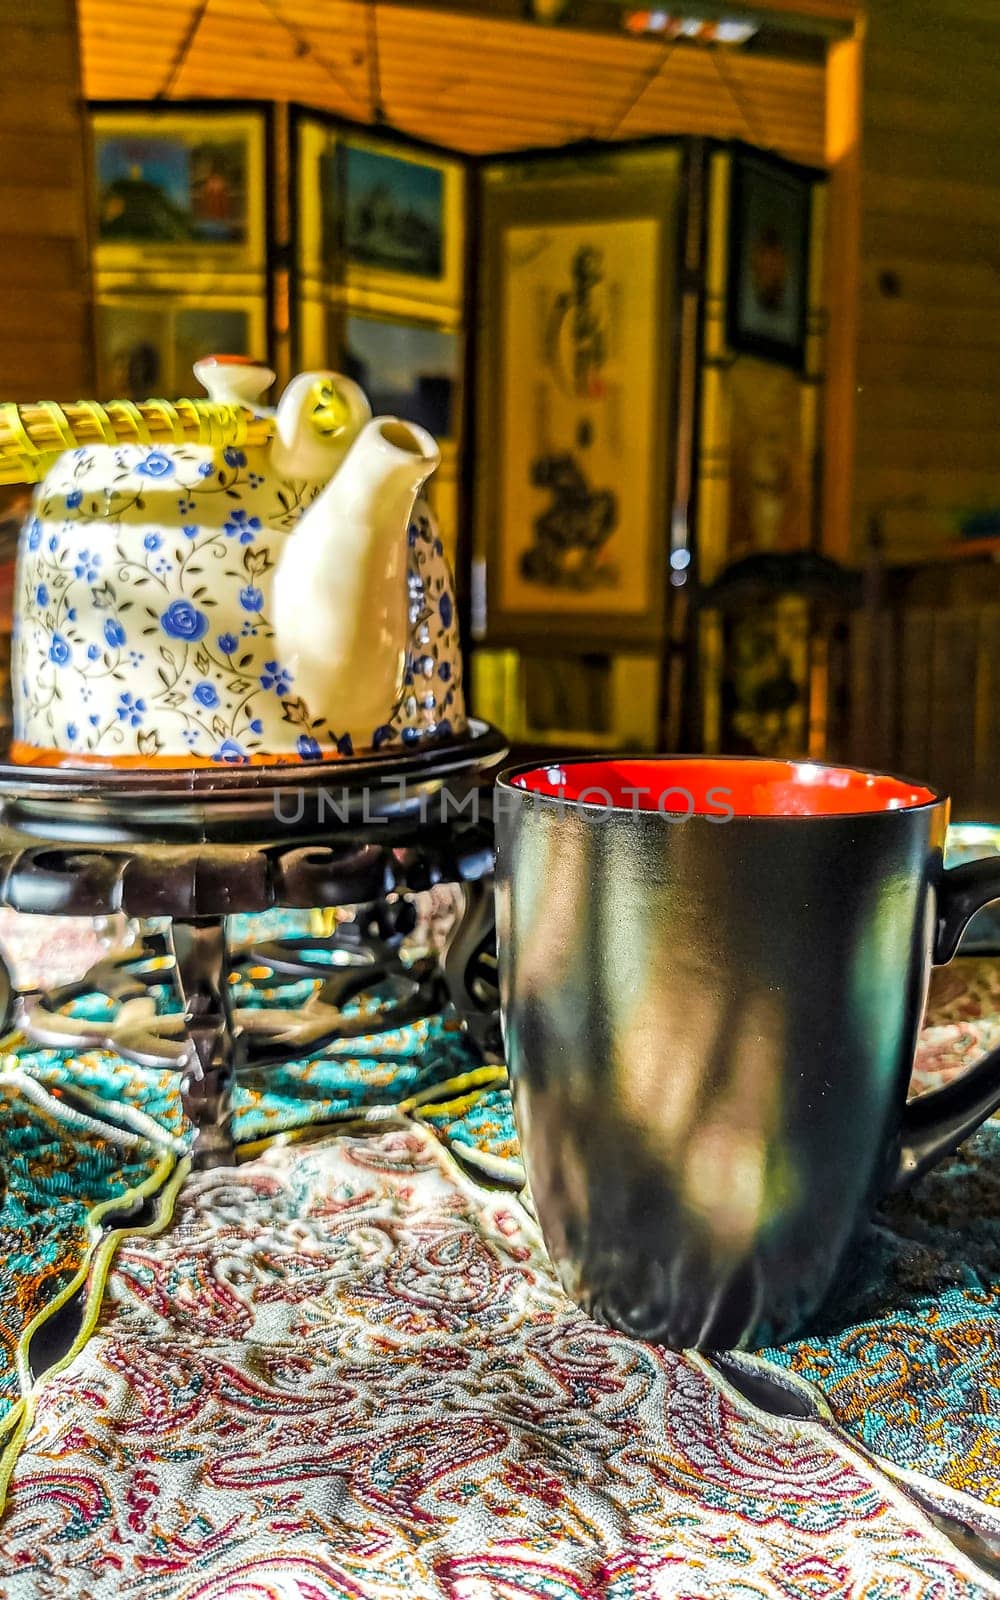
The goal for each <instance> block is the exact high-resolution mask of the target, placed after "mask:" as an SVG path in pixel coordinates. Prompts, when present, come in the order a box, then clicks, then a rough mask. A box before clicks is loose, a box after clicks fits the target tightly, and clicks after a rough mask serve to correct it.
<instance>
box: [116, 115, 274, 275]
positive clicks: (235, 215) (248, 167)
mask: <svg viewBox="0 0 1000 1600" xmlns="http://www.w3.org/2000/svg"><path fill="white" fill-rule="evenodd" d="M93 151H94V156H93V184H94V216H95V220H96V258H97V265H98V270H99V271H100V269H101V268H102V267H103V268H115V267H118V268H133V269H135V270H139V271H141V270H143V269H148V268H150V267H153V266H156V265H161V266H169V265H170V264H171V263H173V264H174V266H175V268H176V266H177V265H178V264H180V263H184V264H185V265H190V264H193V263H194V262H195V261H197V262H198V263H200V264H204V265H206V266H207V265H210V264H212V263H214V267H215V269H216V270H225V269H227V268H228V269H229V270H239V269H241V268H246V267H252V266H260V267H262V266H263V263H264V256H265V205H266V198H265V166H266V159H265V119H264V115H263V113H262V112H260V111H249V110H240V111H232V110H227V109H222V110H217V109H215V108H214V107H208V106H205V107H199V109H198V110H192V111H188V110H183V111H181V110H177V109H175V108H171V109H170V111H166V112H160V111H157V110H156V109H153V108H144V109H143V111H142V113H141V115H140V114H137V113H136V112H135V111H125V110H111V109H100V108H97V109H95V111H94V114H93Z"/></svg>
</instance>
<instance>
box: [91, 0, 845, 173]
mask: <svg viewBox="0 0 1000 1600" xmlns="http://www.w3.org/2000/svg"><path fill="white" fill-rule="evenodd" d="M810 3H813V0H810ZM815 3H816V4H818V5H821V6H822V5H827V4H828V3H829V4H830V5H831V6H833V7H834V9H835V10H837V11H838V12H839V13H841V14H846V13H847V12H849V11H850V10H851V9H852V8H851V0H815ZM80 13H81V26H82V40H83V62H84V76H85V84H86V90H87V94H88V96H89V97H91V98H97V99H100V98H110V99H114V98H139V99H142V98H148V99H153V98H154V97H157V96H161V95H162V96H167V97H169V98H183V97H185V96H190V97H198V96H205V97H208V98H211V97H226V96H236V97H249V98H260V99H264V100H277V101H281V100H296V101H300V102H304V103H306V104H310V105H315V106H317V107H320V108H323V109H326V110H330V111H335V112H338V113H341V114H343V115H346V116H349V117H352V118H354V119H356V120H358V121H362V122H366V121H372V120H374V118H375V113H376V110H379V111H380V112H381V113H382V114H383V115H384V116H385V117H386V118H387V119H388V121H389V122H391V123H392V124H393V126H395V127H397V128H399V129H400V130H401V131H403V132H406V133H410V134H414V135H416V136H418V137H421V138H424V139H428V140H431V141H432V142H434V143H437V144H443V145H448V146H450V147H451V148H453V149H456V150H461V151H466V152H469V153H472V154H476V153H485V152H499V151H505V150H516V149H524V148H529V147H531V146H535V145H561V144H565V143H567V142H568V141H571V140H574V139H581V138H603V139H611V138H632V137H642V136H645V135H651V134H671V133H689V134H706V135H712V136H716V137H719V138H729V137H733V136H735V137H739V138H742V139H747V140H750V141H751V142H753V143H757V144H762V145H766V146H769V147H772V148H774V149H776V150H779V151H783V152H784V153H785V154H786V155H789V156H792V157H793V158H794V159H796V160H799V161H804V162H810V163H814V164H822V162H823V159H824V124H825V79H824V72H823V68H822V66H821V65H819V64H810V63H806V62H799V61H779V60H775V59H773V58H771V57H768V56H765V55H754V54H752V53H744V52H742V51H730V52H726V54H725V60H724V62H723V60H722V58H721V56H720V55H719V54H718V52H713V51H710V50H705V49H702V48H698V47H695V46H692V45H689V44H684V43H681V44H673V43H670V44H664V43H663V42H662V41H659V40H656V39H652V38H633V37H630V36H629V35H627V34H626V33H625V32H624V31H622V32H621V33H612V32H608V33H596V32H587V31H584V30H582V29H576V30H574V29H571V28H563V27H560V28H540V27H538V26H537V25H536V24H534V23H532V22H529V21H519V20H514V19H512V18H511V17H510V16H504V17H491V16H489V15H477V16H476V17H471V16H469V15H467V14H462V13H456V12H450V11H448V10H436V9H433V8H431V7H428V6H426V5H415V4H407V5H383V6H378V7H376V8H369V7H368V6H367V5H365V4H361V3H358V0H326V3H325V4H323V5H316V4H315V0H281V4H280V6H279V5H276V4H274V3H273V0H205V3H204V4H199V5H198V6H197V7H192V5H191V3H190V0H165V3H163V4H156V3H155V0H135V3H133V4H131V5H129V6H128V7H124V6H123V5H122V4H121V0H80ZM830 16H831V17H832V16H833V11H831V13H830ZM375 86H377V89H378V96H379V100H380V105H379V107H377V108H376V106H375V105H374V104H373V89H374V88H375Z"/></svg>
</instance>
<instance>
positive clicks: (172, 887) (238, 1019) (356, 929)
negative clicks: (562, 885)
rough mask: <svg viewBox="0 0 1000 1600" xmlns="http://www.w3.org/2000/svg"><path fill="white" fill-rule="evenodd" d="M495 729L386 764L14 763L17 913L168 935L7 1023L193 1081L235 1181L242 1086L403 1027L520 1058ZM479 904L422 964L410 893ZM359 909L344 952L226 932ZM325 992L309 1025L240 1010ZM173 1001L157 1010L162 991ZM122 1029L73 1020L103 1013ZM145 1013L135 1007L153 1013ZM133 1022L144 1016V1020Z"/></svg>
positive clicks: (5, 813) (5, 864)
mask: <svg viewBox="0 0 1000 1600" xmlns="http://www.w3.org/2000/svg"><path fill="white" fill-rule="evenodd" d="M506 748H507V747H506V742H505V740H504V738H503V736H502V734H500V733H499V732H498V731H497V730H496V729H495V728H492V727H490V726H489V725H488V724H486V723H482V722H475V721H473V722H470V727H469V732H468V734H467V735H466V736H465V737H463V738H461V739H452V740H450V741H449V742H448V744H447V745H441V746H439V747H437V748H436V749H434V748H423V749H415V750H412V751H408V750H399V751H397V752H395V753H393V754H392V755H387V756H385V757H384V758H377V759H376V758H364V759H362V758H350V759H346V760H339V761H328V762H315V763H309V764H303V765H298V764H296V765H294V766H292V765H287V766H270V767H263V766H261V767H247V766H241V767H232V768H226V769H221V770H220V769H216V768H187V769H183V770H179V769H177V770H174V769H165V770H163V771H160V772H157V771H153V772H150V771H148V770H142V771H119V770H109V769H101V770H98V769H83V768H75V769H74V768H69V767H67V768H45V767H26V766H21V765H14V764H11V763H4V762H3V761H2V759H0V904H2V905H5V906H8V907H10V908H11V909H13V910H15V911H23V912H32V913H35V914H42V915H49V916H69V917H102V916H109V915H115V914H118V913H123V914H124V915H126V916H128V917H132V918H138V919H141V920H148V919H161V918H162V919H168V920H167V921H166V924H165V927H164V928H162V929H157V930H156V931H153V932H148V933H145V934H144V935H143V937H142V939H141V940H140V942H139V944H138V945H137V947H136V948H134V949H131V950H128V951H116V952H114V953H110V954H109V955H108V956H107V957H105V958H104V959H103V960H101V961H99V962H97V963H96V965H95V966H93V967H92V968H91V969H90V971H89V972H88V973H86V974H85V975H84V976H83V977H82V978H80V979H79V980H77V981H76V982H75V983H72V984H68V985H63V986H61V987H59V988H57V989H54V990H49V991H40V990H38V991H25V992H18V991H16V990H15V989H14V986H13V983H12V981H11V978H10V975H9V973H8V972H7V971H6V968H4V969H3V970H2V972H0V981H2V982H3V983H4V984H5V987H6V992H5V993H4V994H3V995H2V996H0V999H2V1000H3V1013H4V1019H5V1022H6V1025H7V1026H8V1027H9V1026H11V1025H14V1026H17V1027H19V1028H20V1029H22V1030H23V1032H24V1033H25V1034H26V1035H27V1036H28V1037H30V1038H31V1039H32V1040H34V1041H36V1042H37V1043H39V1044H42V1045H47V1046H58V1047H63V1048H65V1047H75V1048H83V1049H94V1048H98V1047H104V1048H107V1049H112V1050H114V1051H116V1052H117V1053H118V1054H119V1055H121V1056H124V1057H125V1058H126V1059H128V1060H132V1061H135V1062H137V1063H138V1064H140V1065H142V1066H159V1067H164V1066H165V1067H170V1068H173V1069H175V1070H176V1071H177V1072H178V1073H179V1075H180V1091H181V1096H182V1100H183V1105H184V1109H185V1112H186V1113H187V1115H188V1117H189V1118H190V1120H191V1121H192V1123H193V1124H194V1127H195V1141H194V1145H193V1150H192V1154H193V1159H194V1162H195V1164H196V1165H197V1166H199V1167H202V1168H207V1167H217V1166H225V1165H228V1164H231V1163H232V1161H233V1160H234V1149H233V1140H232V1127H231V1121H232V1090H233V1085H234V1082H235V1079H236V1077H237V1075H238V1074H239V1073H240V1072H241V1071H248V1070H255V1071H263V1070H266V1069H267V1068H269V1067H276V1066H280V1065H281V1064H283V1063H285V1062H287V1061H291V1060H295V1059H300V1058H301V1057H302V1056H303V1055H306V1054H309V1053H310V1052H315V1051H318V1050H321V1049H323V1048H324V1047H325V1046H327V1045H329V1044H331V1043H332V1042H333V1041H335V1040H337V1039H343V1038H350V1037H357V1036H358V1035H360V1034H362V1033H368V1032H371V1031H372V1028H373V1021H372V1013H371V1009H370V1007H367V1008H366V1003H365V1002H366V998H367V997H373V1003H375V1004H377V1007H378V1011H377V1015H378V1024H377V1025H378V1027H379V1028H385V1027H394V1026H402V1025H403V1024H404V1023H407V1022H413V1021H415V1020H417V1019H418V1018H420V1017H424V1016H430V1015H433V1014H435V1013H437V1012H440V1011H441V1010H442V1008H443V1007H445V1006H448V1005H450V1007H451V1008H452V1010H453V1013H454V1014H455V1016H456V1017H457V1018H458V1019H459V1021H460V1022H461V1024H462V1025H463V1026H464V1027H465V1029H466V1030H467V1031H469V1033H470V1034H471V1035H472V1036H473V1037H474V1038H475V1040H476V1042H477V1043H478V1044H479V1046H480V1047H481V1048H482V1049H483V1050H484V1051H487V1052H496V1051H498V1049H499V1029H498V1023H497V1012H496V988H495V981H494V972H495V961H494V957H493V883H492V879H493V826H492V791H491V789H490V788H489V787H488V786H487V785H486V784H485V782H484V781H483V779H484V775H485V773H486V772H487V771H488V770H489V769H490V768H491V767H493V766H495V765H496V763H497V762H498V761H500V760H501V759H502V757H503V756H504V754H505V753H506ZM439 883H451V884H457V885H459V886H460V888H461V891H462V910H461V913H460V915H459V917H458V919H457V921H456V923H455V925H454V927H453V928H452V930H451V932H450V934H449V936H448V938H447V941H446V945H445V949H444V951H443V953H442V955H441V956H440V958H439V957H438V956H436V955H432V956H428V957H424V958H418V959H417V960H416V961H412V960H411V961H404V960H403V959H402V958H401V952H400V946H401V944H402V941H403V939H404V938H405V936H406V934H407V933H408V932H410V931H411V929H412V927H413V924H414V921H415V914H414V910H413V907H412V905H411V903H410V902H408V901H406V900H405V899H402V898H400V896H401V894H402V892H403V891H412V892H416V891H419V890H423V889H428V888H430V887H432V886H433V885H435V884H439ZM344 906H351V907H354V908H356V909H355V915H354V919H353V921H348V922H344V923H342V924H341V925H340V926H339V927H338V928H337V929H336V930H335V931H334V932H332V933H330V934H328V935H313V934H298V935H292V936H288V937H282V938H277V939H264V940H256V941H252V942H251V943H249V944H246V945H244V946H242V947H240V948H236V949H230V947H229V944H228V941H227V931H226V919H227V917H229V916H231V915H233V914H235V913H239V912H262V911H268V910H272V909H275V908H279V907H282V908H288V909H312V908H315V907H344ZM234 973H235V974H239V975H240V976H241V977H242V978H243V979H244V980H245V981H247V982H249V983H250V984H251V985H258V986H264V985H266V984H271V983H273V982H274V978H275V976H276V975H277V976H279V977H283V978H286V979H294V978H312V979H317V980H319V983H318V987H317V988H316V989H315V990H314V992H313V994H312V995H311V997H310V998H309V999H308V1000H307V1001H306V1003H305V1004H304V1005H303V1006H301V1007H300V1008H299V1009H298V1010H294V1011H288V1010H281V1009H275V1008H273V1007H269V1006H268V1007H261V1008H250V1007H247V1008H242V1009H241V1008H239V1007H235V1006H234V1004H233V1000H232V979H233V975H234ZM161 986H170V987H172V990H173V994H174V998H175V1001H176V1004H175V1006H174V1007H173V1008H168V1009H166V1010H164V1009H157V1008H156V1006H155V1005H154V1003H153V999H152V997H151V996H150V991H151V990H152V989H154V988H158V987H161ZM94 993H96V994H100V995H103V996H105V997H106V998H107V999H108V1001H109V1002H110V1003H111V1009H112V1020H110V1021H104V1020H101V1021H95V1022H91V1021H87V1020H83V1019H81V1018H78V1017H74V1016H70V1015H67V1014H66V1012H65V1010H64V1008H65V1007H66V1006H67V1005H68V1004H69V1003H70V1002H72V1001H73V1000H75V999H78V998H80V997H81V996H83V995H85V994H94ZM143 1000H144V1001H145V1003H140V1004H138V1005H137V1004H135V1002H137V1001H143ZM129 1002H133V1003H132V1004H129Z"/></svg>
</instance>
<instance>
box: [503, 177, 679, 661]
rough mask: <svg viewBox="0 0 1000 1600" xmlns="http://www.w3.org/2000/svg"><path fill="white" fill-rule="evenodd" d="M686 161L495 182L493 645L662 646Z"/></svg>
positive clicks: (507, 179)
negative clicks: (560, 641)
mask: <svg viewBox="0 0 1000 1600" xmlns="http://www.w3.org/2000/svg"><path fill="white" fill-rule="evenodd" d="M679 182H680V155H679V151H678V150H677V149H676V147H673V146H671V147H666V148H663V147H658V148H655V149H644V150H642V151H637V152H628V153H614V154H608V155H606V156H605V155H593V156H589V155H588V157H586V158H583V157H580V158H578V159H577V160H576V161H567V160H566V159H565V158H564V157H559V158H555V159H547V158H542V159H540V160H538V161H532V162H531V163H530V164H528V163H522V164H519V165H516V166H513V167H509V166H505V165H500V166H498V167H496V168H492V167H491V168H489V169H487V171H486V174H485V177H484V191H483V219H484V250H485V262H484V267H485V273H484V279H483V303H482V304H481V305H480V306H479V307H478V308H477V311H478V320H479V326H480V328H481V329H482V345H481V354H480V359H479V363H478V369H479V370H478V385H479V406H478V419H479V435H478V451H479V463H480V474H479V485H478V488H479V501H478V508H477V513H478V526H479V534H480V544H481V547H482V548H483V549H484V550H485V552H486V591H487V593H486V611H487V615H486V637H487V638H488V639H489V640H490V641H491V642H493V641H500V640H503V641H509V642H521V641H530V640H532V639H536V640H537V639H540V638H546V639H548V638H551V637H562V638H564V639H565V638H566V637H572V638H573V639H574V641H575V642H576V643H577V644H578V646H584V645H585V644H586V643H588V642H589V640H590V639H591V638H593V637H595V636H597V635H600V637H601V638H602V640H606V641H607V640H616V639H617V640H620V641H622V642H629V643H633V644H635V643H637V642H640V641H642V640H653V639H655V638H657V637H659V634H660V631H661V629H662V621H663V611H664V594H663V591H664V587H665V575H664V551H665V549H666V547H667V545H668V542H669V541H668V538H667V525H668V522H669V512H668V509H667V508H668V495H669V490H670V480H671V471H672V461H671V455H672V443H671V425H670V415H671V398H672V389H673V382H672V370H671V369H672V360H671V351H672V344H673V337H672V327H673V316H672V308H673V304H674V295H675V261H676V256H677V240H678V234H677V230H678V216H679V207H678V192H679Z"/></svg>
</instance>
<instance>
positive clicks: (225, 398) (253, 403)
mask: <svg viewBox="0 0 1000 1600" xmlns="http://www.w3.org/2000/svg"><path fill="white" fill-rule="evenodd" d="M194 375H195V377H196V378H197V379H198V382H199V383H200V384H201V385H202V387H203V388H205V389H207V390H208V397H209V399H210V400H214V401H216V402H217V403H218V404H219V405H224V406H249V407H251V409H256V407H257V402H258V401H259V400H260V397H261V395H262V394H263V393H264V390H265V389H269V388H270V386H271V384H272V383H273V382H274V373H273V372H272V371H271V369H270V367H266V366H265V365H264V363H263V362H262V361H257V360H255V359H254V357H253V356H203V357H202V359H201V360H200V361H196V362H195V364H194Z"/></svg>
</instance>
